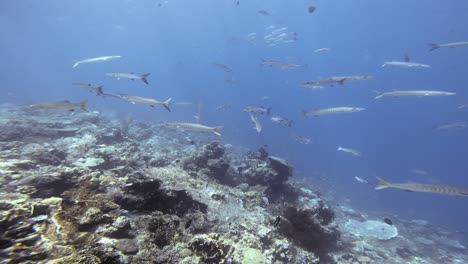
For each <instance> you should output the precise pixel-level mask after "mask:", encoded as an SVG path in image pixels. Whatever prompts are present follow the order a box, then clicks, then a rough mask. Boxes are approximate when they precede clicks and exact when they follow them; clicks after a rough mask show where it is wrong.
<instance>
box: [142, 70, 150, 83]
mask: <svg viewBox="0 0 468 264" xmlns="http://www.w3.org/2000/svg"><path fill="white" fill-rule="evenodd" d="M150 74H151V73H149V72H148V73H146V74H143V75H142V76H140V78H141V80H142V81H143V82H144V83H146V84H149V83H148V79H146V77H148V76H149V75H150Z"/></svg>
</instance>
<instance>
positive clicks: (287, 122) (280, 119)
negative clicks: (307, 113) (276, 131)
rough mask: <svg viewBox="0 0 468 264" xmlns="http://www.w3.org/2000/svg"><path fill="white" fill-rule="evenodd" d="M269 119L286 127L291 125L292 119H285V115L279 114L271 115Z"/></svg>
mask: <svg viewBox="0 0 468 264" xmlns="http://www.w3.org/2000/svg"><path fill="white" fill-rule="evenodd" d="M271 121H273V122H275V123H278V124H280V125H283V126H287V127H291V125H292V120H289V119H287V118H285V117H281V116H272V117H271Z"/></svg>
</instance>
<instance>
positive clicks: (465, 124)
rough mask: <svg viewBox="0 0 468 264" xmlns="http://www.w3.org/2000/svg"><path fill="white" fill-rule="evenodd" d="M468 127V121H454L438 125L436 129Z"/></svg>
mask: <svg viewBox="0 0 468 264" xmlns="http://www.w3.org/2000/svg"><path fill="white" fill-rule="evenodd" d="M467 127H468V122H467V121H459V122H452V123H447V124H443V125H437V126H435V127H434V130H449V129H463V128H467Z"/></svg>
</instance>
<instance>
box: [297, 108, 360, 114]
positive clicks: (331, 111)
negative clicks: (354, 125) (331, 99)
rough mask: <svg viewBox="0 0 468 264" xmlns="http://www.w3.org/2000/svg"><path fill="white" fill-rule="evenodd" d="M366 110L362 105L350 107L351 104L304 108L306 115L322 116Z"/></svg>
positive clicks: (303, 111)
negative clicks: (307, 109) (311, 108)
mask: <svg viewBox="0 0 468 264" xmlns="http://www.w3.org/2000/svg"><path fill="white" fill-rule="evenodd" d="M364 110H366V109H365V108H361V107H349V106H339V107H331V108H323V109H314V110H310V111H306V110H302V113H303V114H304V116H321V115H330V114H345V113H354V112H360V111H364Z"/></svg>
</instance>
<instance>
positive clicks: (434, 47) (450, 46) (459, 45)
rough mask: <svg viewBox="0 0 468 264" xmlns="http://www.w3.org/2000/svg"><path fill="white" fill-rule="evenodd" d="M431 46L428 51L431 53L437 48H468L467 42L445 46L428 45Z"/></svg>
mask: <svg viewBox="0 0 468 264" xmlns="http://www.w3.org/2000/svg"><path fill="white" fill-rule="evenodd" d="M429 45H430V46H431V49H430V50H429V51H433V50H436V49H439V48H456V47H463V46H468V41H466V42H452V43H447V44H432V43H431V44H429Z"/></svg>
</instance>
